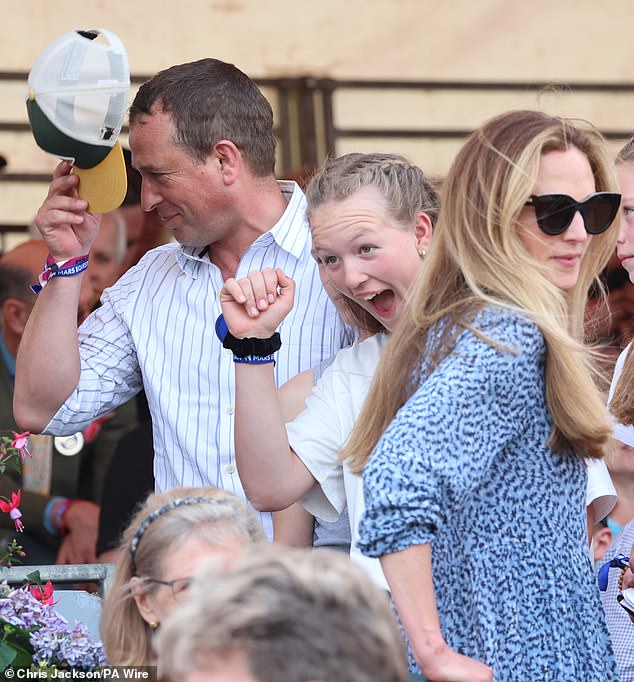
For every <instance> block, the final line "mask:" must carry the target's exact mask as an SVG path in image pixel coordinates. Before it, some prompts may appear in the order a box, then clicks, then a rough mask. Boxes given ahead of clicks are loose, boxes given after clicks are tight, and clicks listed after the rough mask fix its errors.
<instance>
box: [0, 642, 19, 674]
mask: <svg viewBox="0 0 634 682" xmlns="http://www.w3.org/2000/svg"><path fill="white" fill-rule="evenodd" d="M16 655H17V651H16V650H15V649H14V648H13V647H12V646H11V644H9V643H8V642H0V672H4V671H5V670H6V669H7V668H8V667H9V666H10V665H11V663H13V660H14V659H15V657H16Z"/></svg>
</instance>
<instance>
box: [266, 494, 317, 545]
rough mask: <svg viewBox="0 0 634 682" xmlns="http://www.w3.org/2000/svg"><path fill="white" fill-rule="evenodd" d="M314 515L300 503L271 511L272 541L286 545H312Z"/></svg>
mask: <svg viewBox="0 0 634 682" xmlns="http://www.w3.org/2000/svg"><path fill="white" fill-rule="evenodd" d="M314 527H315V517H314V516H313V515H312V514H309V513H308V512H307V511H306V510H305V509H304V507H302V506H301V505H300V504H292V505H291V506H290V507H289V508H288V509H284V510H283V511H279V512H274V513H273V541H274V542H277V543H279V544H280V545H286V546H287V547H312V546H313V535H314Z"/></svg>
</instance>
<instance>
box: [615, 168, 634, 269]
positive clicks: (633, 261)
mask: <svg viewBox="0 0 634 682" xmlns="http://www.w3.org/2000/svg"><path fill="white" fill-rule="evenodd" d="M616 176H617V179H618V181H619V187H620V188H621V194H622V195H623V213H622V214H621V226H620V228H619V238H618V241H617V243H616V255H617V258H618V259H619V261H620V263H621V265H622V266H623V267H624V268H625V269H626V270H627V273H628V275H629V276H630V281H631V282H634V162H632V161H628V162H627V163H620V164H618V165H617V167H616Z"/></svg>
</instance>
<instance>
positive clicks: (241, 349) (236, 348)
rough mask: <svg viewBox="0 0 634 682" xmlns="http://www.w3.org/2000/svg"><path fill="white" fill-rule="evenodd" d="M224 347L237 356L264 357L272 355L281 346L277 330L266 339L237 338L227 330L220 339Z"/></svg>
mask: <svg viewBox="0 0 634 682" xmlns="http://www.w3.org/2000/svg"><path fill="white" fill-rule="evenodd" d="M222 345H223V347H224V348H228V349H229V350H230V351H231V352H232V353H233V354H234V355H235V356H236V357H237V358H246V357H256V358H265V357H268V356H269V355H273V353H275V352H276V351H278V350H279V349H280V348H281V347H282V340H281V339H280V334H279V332H275V334H273V336H270V337H269V338H268V339H258V338H257V337H247V338H246V339H238V338H236V337H235V336H234V335H233V334H232V333H231V332H227V333H226V335H225V338H224V339H223V340H222Z"/></svg>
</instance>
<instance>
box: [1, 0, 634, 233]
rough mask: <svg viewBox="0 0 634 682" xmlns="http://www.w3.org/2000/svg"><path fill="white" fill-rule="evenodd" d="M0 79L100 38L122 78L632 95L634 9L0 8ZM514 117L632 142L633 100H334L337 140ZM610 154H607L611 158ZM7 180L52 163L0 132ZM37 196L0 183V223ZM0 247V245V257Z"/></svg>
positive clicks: (17, 117)
mask: <svg viewBox="0 0 634 682" xmlns="http://www.w3.org/2000/svg"><path fill="white" fill-rule="evenodd" d="M0 3H1V5H0V7H1V8H2V10H3V13H2V14H3V21H2V22H0V70H1V71H5V72H7V71H18V72H24V73H26V72H28V71H29V69H30V67H31V66H32V64H33V63H34V62H35V60H36V59H37V57H38V56H39V54H40V52H41V51H42V50H43V49H44V47H46V45H48V44H49V43H50V42H51V41H52V40H53V39H55V38H57V37H58V36H60V35H62V34H63V33H65V32H67V31H69V30H72V29H73V28H94V27H100V26H103V27H106V28H109V29H111V30H113V31H115V32H116V33H117V34H118V35H119V37H120V38H121V39H122V40H123V42H124V43H125V45H126V47H127V50H128V53H129V61H130V68H131V71H132V73H133V74H136V75H140V74H152V73H154V72H156V71H157V70H159V69H161V68H164V67H167V66H169V65H171V64H175V63H179V62H183V61H188V60H193V59H197V58H200V57H203V56H214V57H218V58H220V59H224V60H227V61H232V62H234V63H236V64H237V65H238V66H239V67H240V68H242V69H243V70H244V71H246V72H247V73H248V74H249V75H251V76H253V77H260V78H264V77H277V76H293V75H314V76H318V77H333V78H339V79H344V78H358V79H373V80H429V81H438V80H440V81H442V80H448V81H521V82H531V81H532V82H545V81H552V82H555V83H566V82H584V81H586V82H595V83H596V82H599V83H633V84H634V40H631V39H630V38H629V34H630V28H631V26H633V25H634V0H604V1H603V2H600V3H599V2H595V1H594V0H549V1H546V0H533V1H532V2H525V1H524V0H522V1H521V2H520V1H519V0H518V1H516V0H453V1H452V0H319V1H316V0H295V1H291V0H181V1H180V2H178V1H177V0H136V1H135V0H79V1H78V0H72V1H71V0H55V1H52V0H21V1H19V2H18V1H16V0H0ZM25 92H26V84H25V83H24V82H22V81H19V80H18V81H14V82H6V81H4V82H2V81H0V104H1V106H0V122H5V123H7V122H8V123H20V122H25V121H26V112H25V108H24V102H23V98H24V95H25ZM518 107H538V108H544V109H546V110H548V111H551V112H552V113H561V114H565V115H571V116H578V117H584V118H586V119H589V120H591V121H593V122H595V123H596V124H597V125H598V126H599V127H601V129H602V130H606V131H619V132H622V133H623V135H624V136H625V135H628V134H629V133H630V131H632V132H634V87H633V88H632V91H631V92H628V93H620V94H611V93H603V94H596V93H595V94H592V93H590V94H588V93H572V94H570V93H566V92H565V91H564V92H561V93H557V94H554V95H552V94H550V95H542V96H538V95H535V94H534V93H523V92H519V93H513V92H510V93H509V92H506V93H490V92H485V93H472V92H458V93H456V92H453V93H451V92H450V93H447V92H445V91H437V90H424V91H423V90H421V91H416V92H411V91H409V92H405V91H387V90H386V91H382V92H377V91H352V90H341V91H338V92H337V93H336V95H335V99H334V111H335V123H336V125H338V126H340V127H361V128H363V127H365V128H387V129H389V128H409V129H418V128H425V129H438V128H449V129H470V128H473V127H475V126H477V125H479V124H480V123H481V122H482V121H483V120H484V119H485V118H487V117H489V116H490V115H493V114H495V113H497V112H499V111H502V110H505V109H509V108H518ZM620 142H621V141H620V140H617V141H614V142H612V143H611V146H612V148H613V149H616V148H617V147H618V146H619V144H620ZM459 145H460V140H459V139H449V140H429V139H427V140H414V141H412V140H408V139H403V138H401V139H387V138H386V139H383V140H378V139H362V140H360V139H357V138H342V139H341V140H340V141H339V143H338V145H337V152H338V153H344V152H347V151H352V150H359V151H370V150H376V149H382V150H386V151H399V152H402V153H405V154H408V155H409V156H410V157H411V158H412V159H413V160H414V161H416V162H417V163H419V164H421V165H422V166H423V168H425V169H426V170H427V171H429V172H433V173H442V172H444V171H445V170H446V168H447V166H448V164H449V163H450V161H451V158H452V157H453V154H454V153H455V151H456V149H457V148H458V147H459ZM0 153H2V154H4V155H5V156H7V158H8V159H9V164H10V165H9V168H8V169H7V170H8V171H10V172H14V173H16V172H17V173H21V172H30V173H35V172H38V173H42V172H44V173H47V172H50V170H51V169H52V168H53V166H54V164H55V160H54V159H52V158H51V157H49V156H48V155H46V154H44V152H41V151H40V150H39V149H38V148H37V147H36V146H35V144H34V143H33V141H32V138H31V136H30V134H29V133H28V132H12V131H8V130H0ZM45 191H46V184H45V183H24V184H21V185H17V184H16V183H13V182H10V183H9V182H5V183H0V223H5V224H9V223H20V222H21V223H26V222H28V221H29V220H30V218H31V217H32V215H33V214H34V213H35V210H36V209H37V206H38V205H39V203H40V202H41V200H42V198H43V197H44V196H45ZM5 246H6V243H5Z"/></svg>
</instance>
